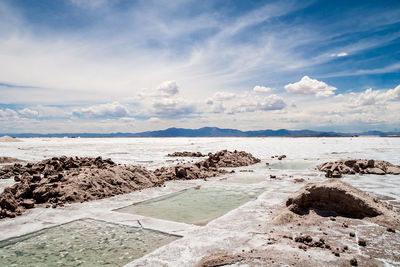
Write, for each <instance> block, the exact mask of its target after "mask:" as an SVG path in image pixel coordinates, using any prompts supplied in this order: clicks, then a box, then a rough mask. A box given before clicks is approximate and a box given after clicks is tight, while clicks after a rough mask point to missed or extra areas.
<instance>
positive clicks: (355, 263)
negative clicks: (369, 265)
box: [350, 258, 358, 266]
mask: <svg viewBox="0 0 400 267" xmlns="http://www.w3.org/2000/svg"><path fill="white" fill-rule="evenodd" d="M350 265H351V266H358V262H357V259H356V258H352V259H351V260H350Z"/></svg>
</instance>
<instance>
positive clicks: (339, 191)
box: [286, 180, 383, 218]
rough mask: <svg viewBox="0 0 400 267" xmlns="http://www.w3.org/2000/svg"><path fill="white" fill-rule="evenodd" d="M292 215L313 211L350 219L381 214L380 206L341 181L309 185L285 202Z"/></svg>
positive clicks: (361, 192)
mask: <svg viewBox="0 0 400 267" xmlns="http://www.w3.org/2000/svg"><path fill="white" fill-rule="evenodd" d="M286 206H287V207H288V208H289V210H291V211H292V212H294V213H297V214H305V213H307V212H308V211H309V210H310V209H314V210H316V211H318V212H320V213H322V214H324V213H326V214H327V216H330V215H343V216H346V217H351V218H364V217H375V216H378V215H381V214H383V211H382V208H383V207H382V206H380V205H378V204H377V203H376V202H375V201H374V200H373V198H372V197H370V196H369V195H367V194H366V193H364V192H363V191H361V190H358V189H356V188H354V187H352V186H351V185H349V184H346V183H344V182H341V181H335V180H328V181H325V182H323V183H319V182H317V183H309V184H307V185H306V186H304V187H303V188H302V189H301V190H299V191H297V192H296V193H295V194H294V195H293V196H292V197H290V198H289V199H288V200H287V201H286Z"/></svg>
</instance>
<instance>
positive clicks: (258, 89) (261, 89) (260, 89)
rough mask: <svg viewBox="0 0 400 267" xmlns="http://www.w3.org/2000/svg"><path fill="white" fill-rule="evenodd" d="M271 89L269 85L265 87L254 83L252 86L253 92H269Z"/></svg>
mask: <svg viewBox="0 0 400 267" xmlns="http://www.w3.org/2000/svg"><path fill="white" fill-rule="evenodd" d="M272 90H273V89H272V88H271V87H265V86H260V85H256V86H254V88H253V91H254V92H255V93H269V92H271V91H272Z"/></svg>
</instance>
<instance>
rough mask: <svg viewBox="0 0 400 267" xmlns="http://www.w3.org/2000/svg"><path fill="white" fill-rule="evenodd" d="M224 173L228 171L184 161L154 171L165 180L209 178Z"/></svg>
mask: <svg viewBox="0 0 400 267" xmlns="http://www.w3.org/2000/svg"><path fill="white" fill-rule="evenodd" d="M222 173H227V171H226V170H221V169H218V168H216V167H208V168H206V167H204V166H203V165H202V164H201V163H195V164H193V163H184V164H177V165H175V166H169V167H161V168H159V169H157V170H155V171H154V174H155V175H156V176H157V177H162V179H164V180H167V181H169V180H192V179H207V178H209V177H215V176H217V175H220V174H222Z"/></svg>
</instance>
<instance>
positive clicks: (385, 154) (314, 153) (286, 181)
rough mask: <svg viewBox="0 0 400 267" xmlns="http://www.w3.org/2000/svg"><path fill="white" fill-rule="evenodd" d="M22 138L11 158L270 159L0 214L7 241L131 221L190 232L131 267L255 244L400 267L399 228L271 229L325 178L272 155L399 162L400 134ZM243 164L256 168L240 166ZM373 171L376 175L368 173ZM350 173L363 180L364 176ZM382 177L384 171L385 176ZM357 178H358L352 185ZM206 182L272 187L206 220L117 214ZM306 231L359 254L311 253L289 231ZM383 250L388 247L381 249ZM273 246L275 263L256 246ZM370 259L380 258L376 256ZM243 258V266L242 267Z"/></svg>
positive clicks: (181, 262) (333, 261) (278, 256)
mask: <svg viewBox="0 0 400 267" xmlns="http://www.w3.org/2000/svg"><path fill="white" fill-rule="evenodd" d="M23 141H24V142H21V143H13V144H10V143H6V144H5V145H1V151H2V153H3V154H4V155H6V156H11V157H16V158H20V159H22V160H34V161H36V160H42V159H43V158H45V157H52V156H60V155H64V154H65V155H71V156H75V155H77V156H99V155H100V156H103V157H111V158H112V159H113V160H115V161H116V162H117V163H130V164H136V163H137V162H139V161H142V162H143V161H144V162H143V163H142V165H143V166H145V167H148V168H152V169H154V168H156V167H160V166H165V165H168V164H171V163H168V160H170V159H169V158H167V157H165V155H167V154H168V153H172V152H175V151H183V150H189V151H200V152H202V153H208V152H215V151H218V150H221V149H229V150H234V149H237V150H245V151H247V152H250V153H252V154H253V155H254V156H256V157H259V158H261V160H262V162H261V163H260V164H257V165H253V166H248V167H243V168H238V169H235V170H236V173H234V174H227V175H224V176H220V177H218V178H212V179H209V181H203V180H193V181H171V182H167V183H166V187H160V188H149V189H145V190H142V191H140V192H139V191H137V192H133V193H129V194H124V195H119V196H115V197H112V198H108V199H102V200H96V201H92V202H86V203H75V204H68V205H66V206H65V207H62V208H57V209H45V208H35V209H32V210H29V211H27V212H26V213H25V214H23V215H22V216H20V217H17V218H13V219H3V220H0V237H1V240H4V239H7V238H12V237H16V236H20V235H23V234H29V233H32V232H34V231H38V230H41V229H43V228H47V227H51V226H57V225H60V224H63V223H68V222H71V221H73V220H77V219H84V218H92V219H96V220H103V221H106V222H110V223H117V224H121V225H127V226H135V227H141V226H142V227H144V228H146V229H153V230H157V231H162V232H165V233H169V234H175V235H180V236H182V238H180V239H178V240H175V241H173V242H172V243H170V244H167V245H165V246H162V247H160V248H158V249H156V250H154V251H153V252H151V253H149V254H147V255H144V256H143V257H141V258H139V259H137V260H134V261H132V262H130V263H128V264H127V266H193V265H195V264H197V263H198V262H199V261H200V260H201V259H202V258H203V257H205V256H208V255H211V254H213V253H215V252H218V251H221V252H229V253H233V254H235V253H243V252H242V250H244V251H245V253H247V252H250V251H251V250H254V255H255V256H257V257H260V259H259V262H258V265H262V264H265V263H268V265H274V264H275V265H279V264H280V265H282V264H286V265H293V264H295V265H298V266H310V265H344V266H348V265H349V261H350V259H351V258H352V257H357V259H358V262H359V266H380V265H381V266H383V265H385V264H387V265H389V266H390V265H399V262H398V254H396V253H398V251H399V249H398V247H397V246H396V245H398V244H400V233H399V231H396V232H395V233H391V232H388V231H386V228H383V227H381V226H377V225H376V224H373V223H369V222H365V221H364V220H354V221H353V220H351V222H348V220H347V219H346V218H341V217H336V220H335V221H331V220H329V218H324V217H313V220H312V223H314V224H315V225H306V224H304V225H303V224H301V225H300V226H298V225H293V226H271V225H270V223H269V222H270V221H271V220H272V219H273V218H274V216H275V212H276V211H277V210H279V209H280V208H282V207H283V206H284V204H285V202H286V200H287V198H288V197H289V196H290V195H291V194H292V193H293V192H295V191H296V190H298V189H299V188H301V187H302V186H303V185H304V184H305V182H308V181H323V180H325V177H324V175H323V174H322V173H320V172H318V171H316V170H313V169H312V168H307V169H305V170H304V169H303V170H285V169H282V170H278V169H274V170H272V169H271V170H269V169H268V167H267V166H266V165H265V163H266V162H268V163H273V162H272V160H271V156H273V155H281V154H286V155H287V156H288V158H287V159H283V160H282V162H283V161H285V160H287V161H288V162H289V161H295V160H298V161H303V160H304V159H307V161H310V162H314V163H315V166H316V165H317V164H320V163H322V162H325V161H332V160H337V159H340V158H342V157H349V158H373V159H380V160H387V161H390V162H392V163H393V164H400V157H399V154H398V151H400V139H398V138H353V139H352V138H171V139H168V138H151V139H146V138H140V139H134V138H133V139H130V138H112V139H83V138H81V139H35V138H33V139H23ZM334 151H346V154H344V155H345V156H343V155H337V154H331V152H334ZM112 152H117V153H118V152H126V153H127V154H125V153H120V154H112V155H107V153H112ZM146 161H152V162H146ZM240 169H243V170H245V169H247V170H252V171H253V172H239V170H240ZM271 174H272V175H276V178H279V179H271V178H270V175H271ZM365 177H367V176H363V177H362V178H363V179H364V178H365ZM297 178H298V179H305V182H299V183H295V182H294V181H295V179H297ZM350 178H351V179H356V177H350ZM382 178H383V177H379V179H382ZM385 178H387V177H385ZM389 178H390V177H389ZM342 179H343V178H342ZM346 179H348V177H347V176H345V177H344V180H346ZM220 180H222V181H220ZM246 181H247V182H246ZM350 183H352V182H351V181H350ZM383 183H384V182H383ZM389 183H391V181H389ZM199 185H200V186H210V187H213V186H225V187H226V188H229V187H230V186H235V187H237V186H246V187H249V188H260V187H262V188H265V191H264V192H263V193H262V194H261V195H259V196H258V198H257V199H255V200H251V201H249V202H247V203H245V204H243V205H241V206H240V207H238V208H236V209H233V210H231V211H229V212H227V213H226V214H224V215H222V216H221V217H218V218H216V219H215V220H212V221H211V222H209V223H208V224H207V225H205V226H196V225H191V224H185V223H179V222H173V221H167V220H161V219H156V218H151V217H146V216H141V215H135V214H125V213H119V212H115V211H113V210H114V209H118V208H122V207H126V206H128V205H131V204H132V203H134V202H141V201H146V200H149V199H153V198H156V197H160V196H164V195H167V194H171V193H175V192H179V191H181V190H184V189H188V188H193V187H196V186H199ZM354 185H356V186H357V187H364V188H367V187H368V188H369V189H370V191H374V192H373V193H374V194H377V195H382V196H388V195H389V196H390V197H393V198H398V197H399V194H400V191H399V190H392V191H388V189H387V188H383V185H384V184H382V180H378V177H377V178H376V179H374V178H368V179H365V180H362V181H361V180H360V181H358V185H357V184H356V183H354ZM344 220H346V222H347V224H348V228H344V227H342V223H343V221H344ZM290 227H292V228H290ZM271 231H272V232H271ZM349 231H354V232H355V233H356V238H359V237H364V238H365V237H367V238H366V239H367V246H366V247H360V246H358V245H357V242H356V240H357V239H355V238H351V237H350V236H349V233H348V232H349ZM300 233H303V234H306V233H307V234H310V235H312V236H313V238H315V239H316V238H317V237H318V238H319V237H320V236H328V237H326V239H327V242H331V243H332V245H333V246H339V245H341V244H342V243H346V244H347V245H348V248H349V249H348V251H350V252H346V253H341V254H340V257H337V256H335V255H334V254H332V253H331V251H328V250H322V249H320V248H310V249H308V250H306V251H303V250H302V249H299V248H298V247H297V246H298V243H297V244H296V243H295V242H294V241H293V240H290V239H287V238H284V237H283V235H284V234H287V235H289V234H291V235H292V236H293V237H294V236H295V235H297V234H300ZM324 233H326V234H327V235H325V234H324ZM369 233H373V234H371V238H369V237H368V234H369ZM388 240H389V242H388ZM336 242H337V243H336ZM374 247H379V250H376V251H377V252H376V253H375V254H374V250H373V248H374ZM266 249H267V251H268V253H267V254H268V255H269V256H270V257H269V258H268V259H266V258H263V255H259V254H257V253H256V252H257V250H261V251H266ZM132 253H133V252H132ZM263 253H264V252H263ZM252 254H253V253H252ZM256 254H257V255H256ZM264 254H265V253H264ZM264 256H265V255H264ZM370 256H371V257H375V259H373V258H371V259H369V257H370ZM253 263H254V264H253V265H257V264H256V263H257V261H256V259H255V258H254V261H253ZM278 263H279V264H278ZM240 264H241V263H236V265H240ZM246 264H248V263H243V265H246ZM248 265H250V266H251V265H252V264H251V263H250V264H248Z"/></svg>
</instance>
